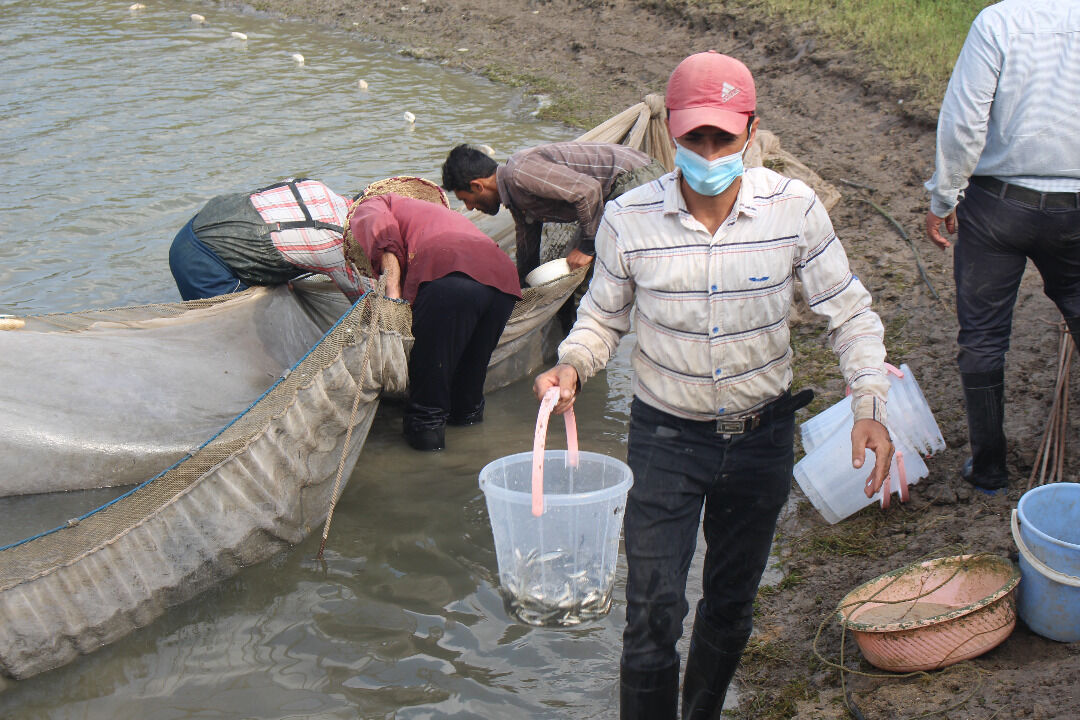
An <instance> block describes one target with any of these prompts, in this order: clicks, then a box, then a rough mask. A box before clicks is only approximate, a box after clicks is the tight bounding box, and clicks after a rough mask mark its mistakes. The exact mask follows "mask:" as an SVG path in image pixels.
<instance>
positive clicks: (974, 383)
mask: <svg viewBox="0 0 1080 720" xmlns="http://www.w3.org/2000/svg"><path fill="white" fill-rule="evenodd" d="M960 379H961V381H962V382H963V385H964V401H965V403H966V404H967V421H968V439H969V440H970V441H971V457H970V458H968V459H967V462H965V463H964V468H963V469H962V470H961V471H960V477H962V478H963V479H964V480H966V481H967V482H969V483H971V484H972V485H974V486H975V487H976V488H977V489H979V490H982V491H983V492H990V493H993V492H996V491H998V490H1002V489H1004V488H1007V487H1008V486H1009V472H1008V470H1007V469H1006V468H1005V432H1004V430H1003V429H1002V425H1003V422H1004V419H1005V370H1004V369H1002V370H991V371H990V372H982V373H960Z"/></svg>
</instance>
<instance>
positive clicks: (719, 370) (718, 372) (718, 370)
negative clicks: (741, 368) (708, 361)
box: [716, 368, 724, 375]
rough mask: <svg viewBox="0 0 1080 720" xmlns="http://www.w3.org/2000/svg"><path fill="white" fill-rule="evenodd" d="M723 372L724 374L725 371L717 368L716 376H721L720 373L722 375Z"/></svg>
mask: <svg viewBox="0 0 1080 720" xmlns="http://www.w3.org/2000/svg"><path fill="white" fill-rule="evenodd" d="M722 372H724V371H723V370H721V369H720V368H716V374H717V375H719V374H720V373H722Z"/></svg>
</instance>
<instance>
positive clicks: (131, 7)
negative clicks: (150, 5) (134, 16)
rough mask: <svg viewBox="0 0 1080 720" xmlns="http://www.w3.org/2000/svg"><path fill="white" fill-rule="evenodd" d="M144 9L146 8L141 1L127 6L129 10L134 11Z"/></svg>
mask: <svg viewBox="0 0 1080 720" xmlns="http://www.w3.org/2000/svg"><path fill="white" fill-rule="evenodd" d="M145 9H146V6H145V5H143V4H142V3H134V4H133V5H129V6H128V10H130V11H131V12H135V11H137V10H145Z"/></svg>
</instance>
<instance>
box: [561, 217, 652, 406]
mask: <svg viewBox="0 0 1080 720" xmlns="http://www.w3.org/2000/svg"><path fill="white" fill-rule="evenodd" d="M594 266H595V270H594V271H593V277H592V280H591V281H590V283H589V291H588V292H587V293H585V297H583V298H582V299H581V304H580V305H579V306H578V319H577V322H576V323H574V329H573V330H571V331H570V334H569V335H567V336H566V339H565V340H563V342H562V344H560V345H559V362H560V363H566V364H568V365H572V366H573V367H574V369H575V370H576V371H577V374H578V381H579V382H580V383H581V384H582V385H584V384H585V381H586V380H587V379H588V378H590V377H592V376H593V375H595V374H596V373H597V372H599V371H600V370H601V369H602V368H603V367H604V366H605V365H607V363H608V361H609V360H610V359H611V356H612V355H613V354H614V353H615V349H616V348H617V347H618V345H619V340H621V339H622V337H623V335H625V334H626V333H627V332H629V331H630V315H631V310H632V309H633V307H634V292H635V286H634V280H633V278H632V277H631V276H630V271H629V268H627V266H626V264H625V261H624V259H623V256H622V253H621V252H620V250H619V234H618V230H617V228H616V227H615V226H614V225H613V224H612V222H611V221H610V220H609V219H608V217H607V216H605V218H604V220H603V221H602V222H601V224H600V229H599V231H598V232H597V234H596V262H595V264H594Z"/></svg>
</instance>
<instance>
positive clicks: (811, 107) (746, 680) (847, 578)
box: [233, 0, 1080, 720]
mask: <svg viewBox="0 0 1080 720" xmlns="http://www.w3.org/2000/svg"><path fill="white" fill-rule="evenodd" d="M233 7H235V6H233ZM254 7H255V9H256V10H258V11H263V12H268V13H271V14H274V15H278V16H281V17H288V18H292V19H297V20H303V21H310V22H315V23H319V24H323V25H325V26H328V27H332V28H335V29H338V30H343V31H346V32H350V33H356V34H358V35H360V36H362V37H364V38H367V39H372V40H377V41H380V42H384V43H386V44H387V45H388V46H390V47H391V48H393V49H395V50H396V51H398V52H401V53H403V54H405V55H409V56H411V57H415V58H417V59H420V60H422V61H429V62H436V63H441V64H445V65H447V66H450V67H454V68H459V69H461V70H464V71H468V72H474V73H477V74H481V75H484V76H486V77H489V78H491V79H493V80H496V81H499V82H504V83H507V84H510V85H514V86H517V87H520V88H521V89H522V90H523V91H524V92H527V93H533V94H543V95H546V96H548V97H549V98H550V100H551V104H550V106H549V107H548V110H547V111H546V112H547V114H548V115H549V116H552V117H558V118H560V119H563V120H565V121H567V122H568V123H570V124H572V125H576V126H578V127H583V128H584V127H591V126H592V125H593V124H595V123H597V122H599V121H601V120H603V119H606V118H607V117H609V116H611V115H613V114H615V113H616V112H618V111H619V110H622V109H624V108H625V107H627V106H629V105H631V104H633V103H635V102H637V101H638V100H640V99H641V98H642V97H643V96H644V95H645V94H647V93H649V92H662V91H663V88H664V83H665V81H666V79H667V76H668V74H669V73H670V71H671V69H672V68H673V67H674V66H675V64H676V63H677V62H678V61H679V60H680V59H682V58H683V57H685V55H687V54H688V53H690V52H695V51H699V50H705V49H710V48H714V49H717V50H721V51H723V52H727V53H730V54H733V55H736V56H738V57H739V58H740V59H742V60H743V61H744V62H746V64H747V65H748V66H749V67H750V69H751V70H752V71H753V72H754V75H755V78H756V80H757V83H758V92H759V101H758V102H759V114H760V116H761V119H762V126H763V127H765V128H767V129H768V130H770V131H772V132H774V133H776V134H777V135H778V136H779V137H780V140H781V142H782V144H783V147H784V149H786V150H787V151H789V152H791V153H793V154H795V155H796V156H797V157H798V158H799V159H800V160H802V161H803V162H804V163H806V164H807V165H809V166H810V167H811V168H813V169H814V170H815V171H816V172H818V173H819V174H820V175H821V176H822V177H823V178H824V179H825V180H827V181H829V182H831V183H832V184H833V185H835V186H836V187H837V188H838V189H839V190H840V191H841V192H842V193H843V194H844V197H843V199H841V201H840V203H839V204H838V205H837V206H836V207H835V208H834V210H833V211H832V213H831V216H832V219H833V223H834V225H835V226H836V230H837V234H838V235H839V237H840V238H841V240H842V241H843V243H844V245H845V247H846V248H847V251H848V254H849V256H850V257H851V260H852V265H853V267H854V269H855V271H856V273H857V274H858V275H859V277H860V278H861V279H862V280H863V282H864V283H865V284H866V285H867V287H868V288H869V289H870V291H871V293H873V295H874V300H875V309H876V310H877V311H878V312H879V313H880V314H881V316H882V318H883V320H884V321H885V323H886V327H887V336H886V344H887V346H888V349H889V355H890V357H889V359H890V361H891V362H892V363H893V364H896V365H899V364H901V363H905V362H906V363H908V364H909V365H910V366H911V368H912V370H913V371H914V373H915V375H916V377H917V379H918V381H919V383H920V385H921V386H922V389H923V391H924V393H925V394H926V396H927V399H928V401H929V403H930V406H931V408H932V409H933V411H934V413H935V416H936V419H937V421H938V424H939V425H940V427H941V430H942V433H943V435H944V437H945V440H946V443H947V445H948V448H947V449H946V450H945V451H944V452H942V453H939V454H938V455H936V456H935V457H934V458H932V459H930V460H928V462H927V465H928V467H929V468H930V476H929V477H928V478H927V479H925V480H923V481H922V482H921V483H920V484H919V485H918V486H916V487H915V488H913V490H912V499H911V502H909V503H907V504H906V505H903V506H898V504H895V503H894V505H893V507H892V508H891V509H890V510H889V511H888V512H887V513H881V512H878V511H876V510H875V509H873V508H871V509H868V510H865V511H863V512H862V513H860V514H859V515H857V516H856V517H855V518H853V519H850V520H848V521H845V522H843V523H841V524H839V525H837V526H828V525H826V524H825V523H824V521H822V520H821V518H820V516H819V515H818V514H817V513H816V511H814V510H813V508H812V507H810V506H809V504H808V503H806V502H805V501H804V502H802V503H801V504H800V505H799V507H798V509H797V511H796V512H794V513H792V514H791V516H790V517H788V518H787V519H786V520H785V521H784V523H783V525H782V527H781V529H780V537H779V543H778V545H779V546H780V547H781V548H782V550H781V556H782V561H783V562H782V565H783V567H784V570H785V572H786V577H785V578H784V580H783V581H781V582H780V583H779V584H778V585H776V586H775V587H772V588H766V589H764V590H763V592H762V593H761V595H760V598H759V612H758V616H757V620H756V625H757V634H756V636H755V639H754V641H753V642H752V645H751V648H750V651H749V652H748V654H747V656H746V657H745V658H744V663H743V667H742V669H741V670H740V675H739V677H740V681H741V682H742V684H743V685H744V687H746V688H747V690H746V691H745V692H744V693H743V695H742V698H743V700H742V705H741V707H740V709H739V713H738V714H739V716H740V717H745V718H782V717H800V718H839V717H846V716H847V714H846V711H845V710H844V709H843V705H842V702H841V690H840V687H841V683H840V676H839V673H838V672H836V671H835V670H833V669H830V668H828V667H827V666H825V665H823V664H822V663H821V662H820V661H819V660H818V659H817V658H816V657H815V656H814V654H813V652H812V650H811V648H812V646H813V642H814V638H815V635H816V633H817V631H818V627H819V624H820V623H821V621H822V620H823V619H824V618H825V617H826V616H827V615H828V614H829V610H830V608H832V607H833V606H834V605H835V604H836V602H837V601H838V600H839V599H840V598H841V597H842V596H843V594H844V593H845V592H846V591H847V590H849V589H851V588H853V587H855V586H856V585H859V584H860V583H862V582H864V581H866V580H869V579H871V578H873V577H875V576H876V575H878V574H880V573H882V572H885V571H887V570H891V569H894V568H897V567H900V566H903V565H906V564H908V563H910V562H912V561H914V560H917V559H919V558H924V557H936V556H941V555H947V554H956V553H959V552H993V553H997V554H1000V555H1004V556H1013V557H1015V550H1014V546H1013V543H1012V540H1011V538H1010V536H1009V530H1008V512H1009V510H1010V509H1011V508H1012V507H1013V506H1015V504H1016V501H1017V499H1018V498H1019V496H1020V495H1021V494H1022V492H1023V490H1024V489H1025V488H1026V486H1027V478H1028V475H1029V473H1030V472H1031V468H1032V466H1033V464H1034V461H1035V452H1036V450H1037V447H1038V444H1039V440H1040V438H1041V435H1042V432H1043V429H1044V426H1045V423H1046V419H1047V414H1048V410H1049V398H1050V396H1051V393H1052V391H1053V388H1054V382H1055V379H1056V367H1055V362H1056V357H1057V349H1058V338H1057V334H1056V329H1055V327H1054V325H1053V324H1054V323H1055V322H1056V321H1057V319H1058V318H1059V315H1058V313H1057V311H1056V309H1055V308H1054V307H1053V306H1052V305H1051V304H1050V302H1049V301H1048V300H1047V299H1046V298H1045V297H1044V296H1043V294H1042V289H1041V281H1040V280H1039V278H1038V276H1037V275H1036V274H1034V273H1033V271H1032V270H1031V269H1029V272H1028V274H1027V275H1026V276H1025V280H1024V283H1023V285H1022V287H1021V290H1020V297H1019V300H1018V302H1017V306H1016V316H1015V321H1014V333H1013V338H1012V350H1011V351H1010V354H1009V359H1008V366H1007V396H1006V402H1007V408H1006V433H1007V435H1008V437H1009V439H1010V451H1009V466H1010V471H1011V474H1012V486H1011V490H1010V492H1009V494H1008V495H1007V496H997V497H988V496H984V495H982V494H979V493H973V492H971V491H970V490H969V489H968V488H967V487H966V486H965V485H964V484H963V483H962V482H961V481H960V480H959V479H958V478H957V473H956V470H957V468H959V466H960V464H961V463H962V461H963V459H964V457H966V455H967V447H966V445H967V439H966V426H965V421H964V414H963V405H962V396H961V393H960V389H959V375H958V372H957V370H956V365H955V359H954V358H955V352H956V349H955V337H956V321H955V311H954V310H955V308H954V302H953V282H952V276H951V257H950V253H949V252H941V251H939V250H937V249H936V248H935V247H933V246H932V245H930V244H929V243H928V242H927V241H925V240H924V239H923V237H922V230H921V228H922V219H923V216H924V214H925V212H926V210H927V207H928V205H927V203H928V201H929V199H928V196H927V193H926V192H925V190H924V189H923V187H922V183H923V182H924V181H925V180H926V179H927V178H929V176H930V174H931V171H932V158H933V148H934V132H933V122H934V118H935V113H936V108H932V107H925V106H923V107H920V106H919V105H918V104H917V103H913V102H911V99H912V97H913V93H912V92H911V89H910V88H903V87H898V86H895V85H890V84H888V83H886V82H884V80H883V79H882V78H883V76H882V74H881V73H880V72H878V71H877V70H876V69H874V68H870V67H865V66H860V63H859V55H858V53H857V52H856V51H853V50H852V49H850V48H839V47H834V46H830V43H829V42H828V41H827V40H825V39H822V38H818V37H814V36H813V35H810V34H807V31H806V30H805V29H804V28H784V27H777V23H775V22H773V21H770V20H769V18H766V17H763V16H762V15H761V13H760V11H759V10H740V11H734V10H730V9H729V10H724V9H716V8H717V7H720V6H708V7H702V6H700V5H691V4H690V3H685V2H675V1H673V0H672V1H665V0H638V1H632V0H589V1H587V2H576V3H575V2H568V1H564V0H469V2H465V1H464V0H426V1H425V0H365V1H364V2H361V1H360V0H344V1H341V0H337V1H334V2H331V1H330V0H304V1H303V2H301V0H258V2H257V3H255V5H254ZM905 101H906V102H905ZM875 206H876V207H875ZM894 221H895V224H894ZM897 225H898V226H899V228H901V229H902V231H903V233H905V234H906V236H907V238H905V237H904V236H903V235H902V234H901V230H898V229H897ZM916 258H919V259H921V262H922V264H923V265H924V266H925V269H926V276H927V280H928V283H929V285H928V283H927V282H925V281H924V280H923V278H922V277H920V273H919V271H918V268H917V265H916ZM931 288H932V290H931ZM935 293H936V295H937V297H936V298H935V297H934V294H935ZM793 342H794V346H795V348H796V352H797V356H798V357H797V373H798V377H797V384H799V385H800V386H810V387H814V388H815V389H816V390H817V391H818V394H819V400H818V401H817V402H816V404H815V405H814V406H813V407H812V408H811V409H810V412H815V411H818V410H821V409H823V408H824V407H826V406H827V405H829V404H831V403H832V402H835V401H836V400H837V399H839V398H840V397H841V396H842V392H843V388H842V381H841V380H840V378H839V374H838V371H837V369H836V363H835V359H834V358H833V357H832V356H831V353H830V352H829V351H828V349H827V348H826V347H825V345H824V338H823V327H822V326H821V325H820V324H818V323H816V322H810V323H807V324H803V325H800V326H799V327H798V328H797V329H796V332H795V333H794V337H793ZM1077 376H1080V373H1074V381H1073V397H1076V390H1077V388H1078V387H1080V377H1077ZM1073 415H1074V417H1073V418H1072V420H1071V422H1070V427H1069V433H1068V434H1069V436H1070V437H1072V438H1076V437H1080V421H1078V419H1077V418H1076V413H1074V414H1073ZM805 417H808V415H804V416H803V419H805ZM1076 445H1077V443H1073V446H1072V447H1070V449H1069V451H1068V455H1067V458H1066V463H1065V466H1066V469H1067V477H1068V479H1070V480H1072V481H1077V480H1080V472H1078V469H1080V452H1078V451H1080V448H1078V447H1076ZM819 647H820V650H821V652H822V654H823V655H824V656H825V657H828V658H832V659H833V660H836V659H837V658H838V657H839V653H840V636H839V632H838V631H837V626H836V625H835V624H833V623H826V625H825V629H824V631H823V632H822V634H821V639H820V642H819ZM845 664H846V665H847V666H848V667H850V668H852V669H855V670H858V671H860V672H871V671H873V668H872V667H871V666H869V665H868V664H867V663H866V662H865V661H863V660H862V659H861V656H859V655H858V653H857V651H856V650H855V649H854V646H853V644H851V642H850V638H849V641H848V644H847V646H846V657H845ZM957 667H958V669H956V670H952V671H945V672H941V673H937V674H934V675H932V676H930V677H928V678H911V679H903V680H901V679H893V678H887V679H883V678H875V677H868V676H864V675H848V676H847V678H846V683H847V687H848V689H849V690H851V691H852V696H853V698H854V699H855V701H856V702H857V703H858V706H859V707H860V709H861V711H862V713H863V714H864V715H865V717H866V718H894V717H912V716H916V715H919V714H920V713H925V712H930V711H940V710H943V709H945V708H947V707H950V706H953V705H956V704H957V703H960V704H959V705H958V706H957V707H955V708H954V709H951V710H949V711H948V713H947V715H946V716H947V717H949V718H971V719H973V720H974V719H979V720H989V719H990V718H995V717H996V718H1007V717H1008V718H1011V717H1030V718H1070V717H1075V716H1076V708H1077V707H1080V687H1078V686H1080V680H1078V679H1077V678H1080V647H1077V645H1076V644H1073V645H1061V644H1058V643H1054V642H1051V641H1048V640H1044V639H1042V638H1040V637H1038V636H1036V635H1034V634H1032V633H1031V632H1030V631H1028V630H1027V629H1026V628H1024V627H1023V626H1022V625H1021V626H1019V627H1018V628H1017V630H1016V632H1014V633H1013V635H1012V636H1011V637H1010V638H1009V639H1008V640H1007V641H1006V642H1005V643H1004V644H1003V645H1001V646H1000V647H999V648H997V649H995V650H993V651H991V652H989V653H987V654H986V655H983V656H981V657H979V658H977V659H976V660H974V661H972V662H970V663H967V664H965V665H963V666H957ZM961 701H963V702H961Z"/></svg>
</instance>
